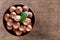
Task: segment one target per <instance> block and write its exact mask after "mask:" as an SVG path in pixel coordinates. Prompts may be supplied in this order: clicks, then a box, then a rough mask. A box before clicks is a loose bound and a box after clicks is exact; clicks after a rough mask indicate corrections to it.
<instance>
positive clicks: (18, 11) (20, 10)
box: [16, 6, 23, 14]
mask: <svg viewBox="0 0 60 40" xmlns="http://www.w3.org/2000/svg"><path fill="white" fill-rule="evenodd" d="M22 11H23V9H22V7H20V6H18V7H17V8H16V13H17V14H21V12H22Z"/></svg>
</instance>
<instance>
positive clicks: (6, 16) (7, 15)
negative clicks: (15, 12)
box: [4, 13, 9, 21]
mask: <svg viewBox="0 0 60 40" xmlns="http://www.w3.org/2000/svg"><path fill="white" fill-rule="evenodd" d="M4 19H5V20H6V21H8V19H9V14H8V13H7V14H5V16H4Z"/></svg>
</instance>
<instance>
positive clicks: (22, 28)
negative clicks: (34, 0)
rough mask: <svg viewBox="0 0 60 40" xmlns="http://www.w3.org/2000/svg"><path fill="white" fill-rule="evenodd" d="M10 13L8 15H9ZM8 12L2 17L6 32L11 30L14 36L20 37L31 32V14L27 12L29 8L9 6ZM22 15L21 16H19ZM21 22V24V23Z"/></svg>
mask: <svg viewBox="0 0 60 40" xmlns="http://www.w3.org/2000/svg"><path fill="white" fill-rule="evenodd" d="M9 12H10V13H9ZM9 12H7V13H6V14H5V15H4V20H5V21H6V25H7V26H6V28H7V29H8V30H12V31H14V32H15V34H16V35H18V36H19V35H22V34H23V33H26V32H30V31H31V30H32V22H31V21H32V20H31V18H32V16H33V14H32V12H30V11H29V7H28V6H26V5H24V6H22V7H21V6H17V7H15V6H11V7H10V8H9ZM22 12H27V13H26V14H24V13H23V14H22ZM21 14H22V16H23V15H24V16H23V17H22V16H21ZM25 15H27V16H26V18H25V19H24V20H23V21H22V19H23V18H24V17H25ZM21 21H22V22H21Z"/></svg>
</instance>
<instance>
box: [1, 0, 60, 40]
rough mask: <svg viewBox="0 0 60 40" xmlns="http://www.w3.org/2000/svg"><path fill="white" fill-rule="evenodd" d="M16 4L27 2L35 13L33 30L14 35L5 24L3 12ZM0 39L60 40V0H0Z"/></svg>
mask: <svg viewBox="0 0 60 40" xmlns="http://www.w3.org/2000/svg"><path fill="white" fill-rule="evenodd" d="M15 4H27V5H28V6H29V7H31V9H32V11H33V12H34V14H35V25H34V29H33V31H32V32H30V33H29V34H27V35H24V36H20V37H17V36H14V35H11V34H10V33H8V32H7V31H6V30H5V28H4V26H3V21H2V18H3V14H4V12H5V11H6V10H7V8H8V7H10V6H11V5H15ZM0 40H60V0H0Z"/></svg>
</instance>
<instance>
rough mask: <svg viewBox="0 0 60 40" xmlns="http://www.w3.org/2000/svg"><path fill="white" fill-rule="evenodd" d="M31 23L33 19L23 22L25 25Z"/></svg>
mask: <svg viewBox="0 0 60 40" xmlns="http://www.w3.org/2000/svg"><path fill="white" fill-rule="evenodd" d="M29 23H31V19H29V18H26V19H25V20H24V22H23V24H24V25H28V24H29Z"/></svg>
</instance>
